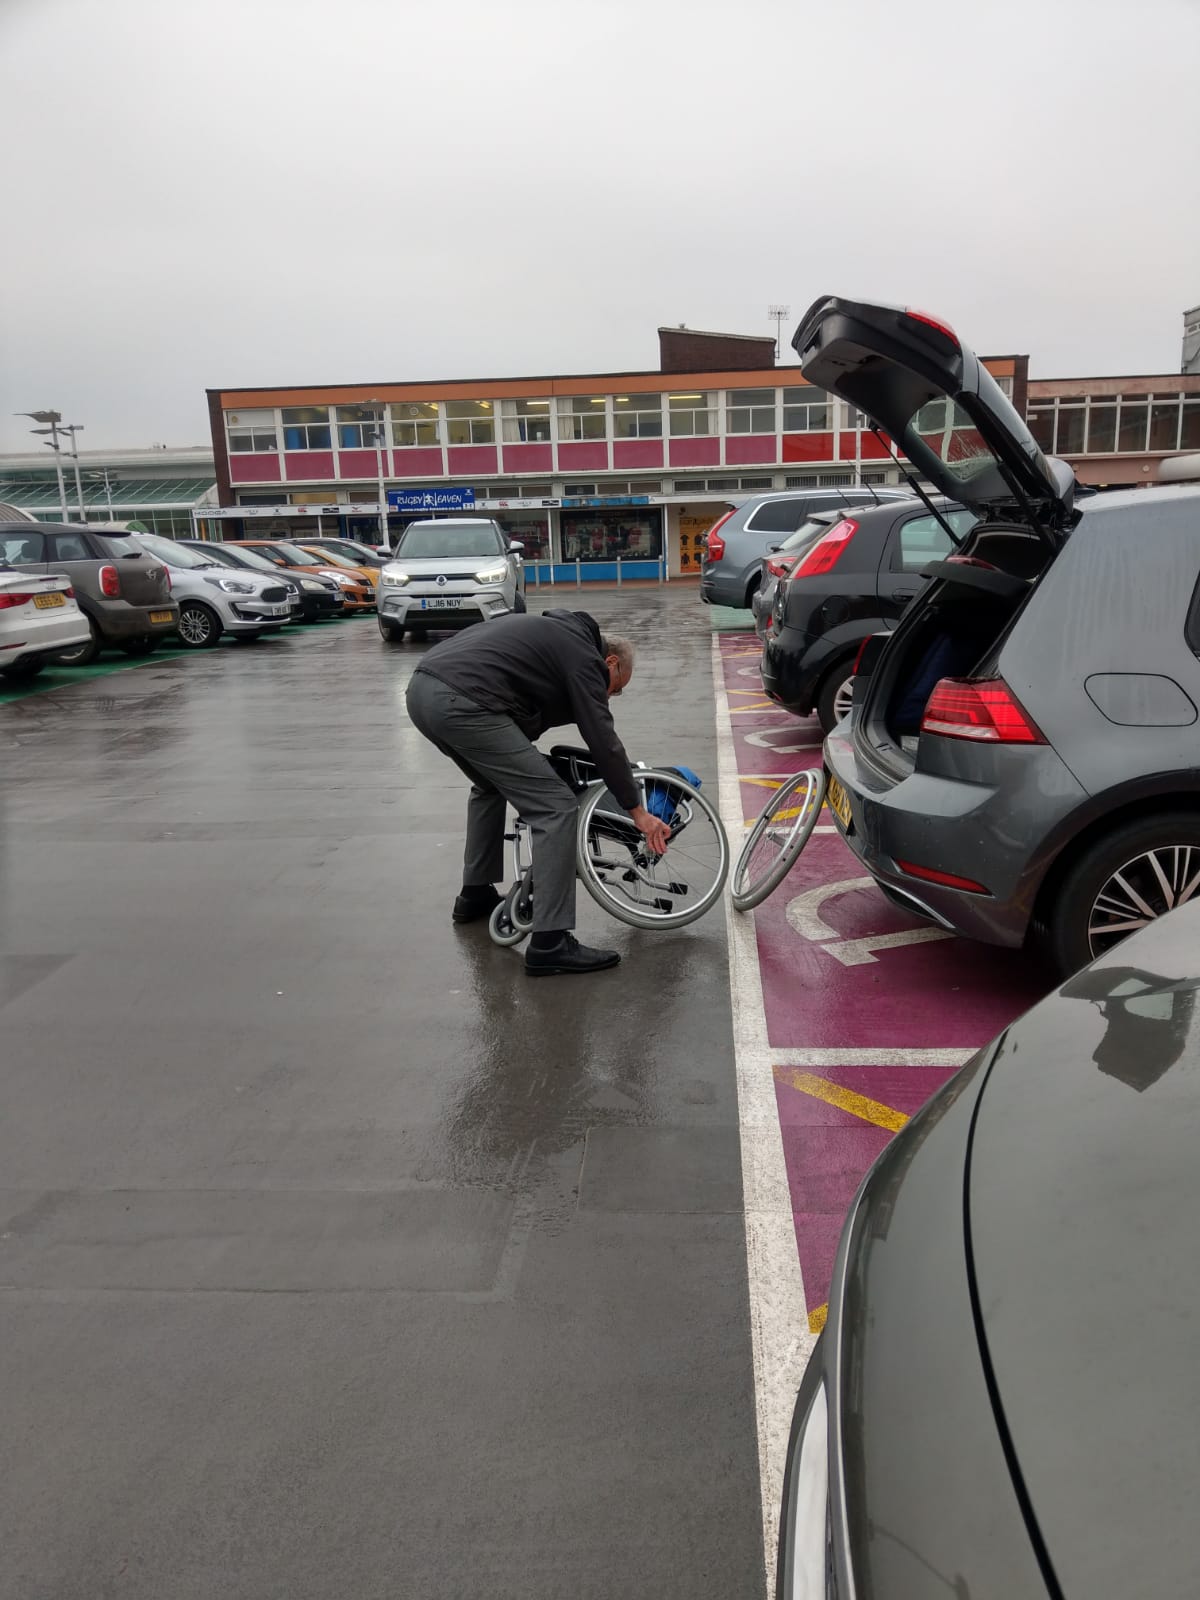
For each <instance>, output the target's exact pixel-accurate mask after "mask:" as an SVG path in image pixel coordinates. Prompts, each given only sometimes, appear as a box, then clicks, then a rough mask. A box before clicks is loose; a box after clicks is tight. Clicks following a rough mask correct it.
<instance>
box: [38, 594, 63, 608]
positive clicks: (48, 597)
mask: <svg viewBox="0 0 1200 1600" xmlns="http://www.w3.org/2000/svg"><path fill="white" fill-rule="evenodd" d="M66 603H67V602H66V601H65V600H64V599H63V597H62V595H61V594H35V595H34V597H33V604H34V609H35V610H37V611H51V610H53V608H54V607H55V606H65V605H66Z"/></svg>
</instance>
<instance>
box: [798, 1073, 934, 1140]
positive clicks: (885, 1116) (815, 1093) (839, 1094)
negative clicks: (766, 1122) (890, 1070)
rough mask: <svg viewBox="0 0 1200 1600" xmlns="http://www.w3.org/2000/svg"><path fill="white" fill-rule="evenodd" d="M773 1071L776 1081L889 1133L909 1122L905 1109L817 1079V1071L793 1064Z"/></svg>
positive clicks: (825, 1080)
mask: <svg viewBox="0 0 1200 1600" xmlns="http://www.w3.org/2000/svg"><path fill="white" fill-rule="evenodd" d="M774 1073H775V1080H776V1082H777V1083H783V1084H786V1085H787V1087H788V1088H789V1089H799V1091H800V1093H801V1094H810V1095H812V1097H813V1099H814V1100H824V1102H825V1104H826V1105H829V1106H836V1107H837V1108H838V1110H839V1111H848V1112H849V1113H850V1115H851V1116H853V1117H861V1118H862V1120H863V1121H864V1122H870V1123H872V1124H873V1125H874V1126H875V1127H876V1128H886V1129H887V1130H888V1132H889V1133H899V1132H900V1129H901V1128H902V1127H903V1126H904V1124H905V1123H906V1122H907V1121H908V1118H907V1117H906V1116H905V1114H904V1112H903V1111H895V1110H893V1108H892V1107H891V1106H885V1105H883V1104H882V1103H881V1102H880V1101H878V1100H869V1099H868V1098H867V1096H866V1095H865V1094H855V1092H854V1090H853V1089H843V1088H842V1086H841V1085H840V1084H838V1083H830V1081H829V1079H828V1078H818V1077H817V1075H816V1073H814V1072H798V1071H797V1070H796V1068H794V1067H776V1068H774Z"/></svg>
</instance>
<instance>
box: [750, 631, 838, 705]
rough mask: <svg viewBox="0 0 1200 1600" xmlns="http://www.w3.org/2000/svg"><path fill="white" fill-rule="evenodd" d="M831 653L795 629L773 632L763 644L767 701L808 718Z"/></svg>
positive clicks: (819, 641) (763, 677)
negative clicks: (772, 701)
mask: <svg viewBox="0 0 1200 1600" xmlns="http://www.w3.org/2000/svg"><path fill="white" fill-rule="evenodd" d="M831 659H832V655H831V652H830V651H829V649H828V647H827V646H825V645H824V643H823V641H822V639H821V638H820V637H817V638H815V639H814V638H813V637H811V635H809V634H802V633H798V632H797V631H796V630H795V629H794V628H782V629H780V630H779V631H778V632H776V631H775V630H774V629H772V630H771V632H770V633H769V634H767V636H766V637H765V638H764V640H763V658H762V681H763V689H764V690H765V691H766V694H767V698H768V699H769V700H774V701H775V703H776V705H780V706H784V707H785V708H786V709H787V710H788V711H794V712H795V713H796V715H797V716H800V717H807V716H810V715H811V714H812V712H813V711H814V710H815V709H816V704H817V687H818V685H819V684H820V681H821V675H822V673H823V672H824V670H825V667H826V666H827V665H828V664H829V662H830V660H831Z"/></svg>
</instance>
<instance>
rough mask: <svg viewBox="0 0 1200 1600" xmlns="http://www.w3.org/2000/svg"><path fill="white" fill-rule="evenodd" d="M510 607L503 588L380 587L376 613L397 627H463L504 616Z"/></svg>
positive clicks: (508, 598)
mask: <svg viewBox="0 0 1200 1600" xmlns="http://www.w3.org/2000/svg"><path fill="white" fill-rule="evenodd" d="M512 609H513V608H512V605H511V603H510V597H509V596H508V595H507V594H506V593H505V591H504V590H503V589H475V590H472V591H471V592H470V593H469V594H454V593H449V594H443V593H441V592H440V591H439V590H437V589H434V590H432V591H431V590H428V589H418V590H417V591H416V592H415V593H414V592H413V591H412V590H411V589H407V588H404V589H381V590H380V595H379V615H380V616H381V617H384V618H385V619H386V620H387V621H388V622H394V623H395V624H396V626H397V627H400V628H466V627H470V625H471V624H472V623H473V622H486V621H487V620H488V619H489V618H491V617H503V616H507V615H508V613H509V612H510V611H511V610H512Z"/></svg>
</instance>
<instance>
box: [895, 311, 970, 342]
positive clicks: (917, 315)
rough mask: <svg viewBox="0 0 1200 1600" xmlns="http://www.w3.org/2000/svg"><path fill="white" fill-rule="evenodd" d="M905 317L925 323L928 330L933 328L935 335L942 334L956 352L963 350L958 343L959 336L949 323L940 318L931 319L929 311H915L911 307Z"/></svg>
mask: <svg viewBox="0 0 1200 1600" xmlns="http://www.w3.org/2000/svg"><path fill="white" fill-rule="evenodd" d="M904 315H905V316H906V317H908V318H909V319H910V320H911V321H913V322H923V323H924V324H925V326H926V327H927V328H932V329H933V330H934V332H935V333H940V334H942V336H943V337H944V338H947V339H949V341H950V343H951V344H952V345H953V346H954V348H955V349H956V350H958V349H960V348H961V346H960V345H959V342H958V335H957V334H956V333H955V331H954V329H953V328H952V327H951V326H950V324H949V323H948V322H943V321H942V319H941V318H940V317H931V316H930V315H929V313H928V311H914V310H913V308H912V307H911V306H909V307H908V308H907V309H906V311H905V313H904Z"/></svg>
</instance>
